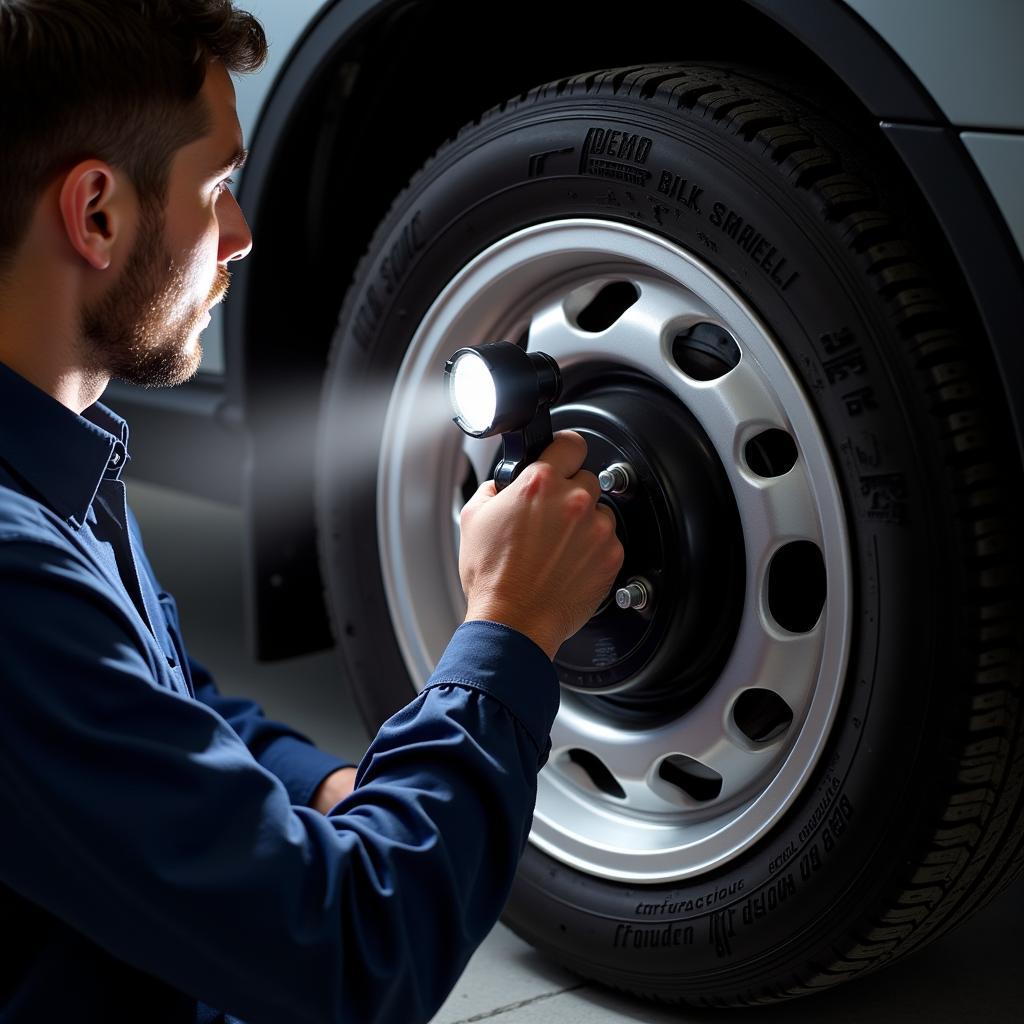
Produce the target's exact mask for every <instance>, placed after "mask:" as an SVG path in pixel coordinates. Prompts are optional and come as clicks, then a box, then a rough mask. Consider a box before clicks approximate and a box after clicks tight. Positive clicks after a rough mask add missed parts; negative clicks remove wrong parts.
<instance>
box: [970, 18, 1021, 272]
mask: <svg viewBox="0 0 1024 1024" xmlns="http://www.w3.org/2000/svg"><path fill="white" fill-rule="evenodd" d="M1022 9H1024V8H1022ZM1021 95H1022V96H1024V91H1022V93H1021ZM960 138H961V139H962V140H963V144H964V145H965V146H966V147H967V151H968V152H969V153H970V154H971V157H972V159H973V160H974V162H975V164H977V167H978V170H979V171H980V172H981V176H982V177H983V178H984V179H985V184H986V185H988V190H989V192H991V193H992V198H993V199H995V201H996V204H997V205H998V207H999V211H1000V213H1002V215H1003V219H1004V220H1005V221H1006V225H1007V227H1008V228H1009V229H1010V233H1011V234H1012V235H1013V238H1014V241H1015V242H1016V244H1017V248H1018V249H1019V250H1020V251H1021V252H1022V253H1024V188H1022V183H1024V135H994V134H992V133H990V132H961V133H960Z"/></svg>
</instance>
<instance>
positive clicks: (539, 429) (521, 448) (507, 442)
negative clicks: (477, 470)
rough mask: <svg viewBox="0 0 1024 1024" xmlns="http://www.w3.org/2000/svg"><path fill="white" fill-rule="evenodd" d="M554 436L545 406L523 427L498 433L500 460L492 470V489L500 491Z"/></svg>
mask: <svg viewBox="0 0 1024 1024" xmlns="http://www.w3.org/2000/svg"><path fill="white" fill-rule="evenodd" d="M553 439H554V435H553V433H552V431H551V411H550V410H549V409H548V407H547V406H542V407H541V408H540V409H538V410H537V415H536V416H534V418H533V419H532V420H531V421H530V422H529V423H528V424H527V425H526V426H525V427H523V429H522V430H510V431H508V433H505V434H502V435H501V443H502V452H501V462H499V463H498V465H497V467H496V468H495V470H494V489H495V490H496V491H503V490H504V489H505V488H506V487H508V485H509V484H510V483H512V481H513V480H515V478H516V477H517V476H519V474H520V473H522V471H523V470H524V469H526V467H527V466H528V465H529V464H530V463H531V462H536V461H537V459H538V458H539V457H540V454H541V452H543V451H544V449H545V448H547V446H548V445H549V444H551V442H552V440H553Z"/></svg>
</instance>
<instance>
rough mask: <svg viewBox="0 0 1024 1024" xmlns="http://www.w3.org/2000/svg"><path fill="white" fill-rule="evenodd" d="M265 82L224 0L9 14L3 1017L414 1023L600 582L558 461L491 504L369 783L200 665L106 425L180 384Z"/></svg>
mask: <svg viewBox="0 0 1024 1024" xmlns="http://www.w3.org/2000/svg"><path fill="white" fill-rule="evenodd" d="M265 55H266V40H265V37H264V34H263V32H262V29H261V28H260V26H259V24H258V23H257V22H256V21H255V19H253V18H252V17H251V16H250V15H248V14H247V13H245V12H242V11H239V10H236V9H235V8H234V7H233V6H232V3H231V0H0V128H2V135H0V138H2V142H0V146H2V147H3V148H2V154H3V156H2V160H0V194H2V196H3V202H2V204H0V689H2V707H0V820H2V822H3V832H2V840H0V921H2V922H3V926H4V950H5V951H4V956H3V957H2V958H0V1021H3V1022H21V1021H32V1022H55V1021H75V1022H87V1021H103V1022H104V1024H116V1022H120V1021H133V1022H138V1021H146V1022H147V1024H154V1022H157V1021H168V1022H169V1021H174V1022H180V1021H190V1022H192V1021H230V1020H233V1019H236V1015H237V1017H238V1018H242V1019H244V1020H246V1021H248V1022H250V1024H258V1022H274V1024H282V1022H288V1021H324V1022H328V1021H330V1022H340V1021H346V1022H357V1024H370V1022H386V1021H393V1022H400V1024H415V1022H417V1021H427V1020H428V1019H429V1018H430V1017H431V1016H433V1014H434V1012H435V1011H436V1010H437V1008H438V1007H439V1006H440V1004H441V1003H442V1001H443V1000H444V998H445V997H446V995H447V994H448V992H449V991H450V990H451V988H452V986H453V985H454V983H455V981H456V980H457V978H458V977H459V975H460V973H461V972H462V970H463V968H464V967H465V964H466V962H467V960H468V959H469V957H470V955H471V953H472V952H473V951H474V949H475V948H476V947H477V945H478V944H479V943H480V942H481V941H482V940H483V939H484V937H485V936H486V935H487V933H488V932H489V931H490V929H491V928H492V926H493V925H494V923H495V921H496V920H497V918H498V915H499V913H500V911H501V909H502V906H503V904H504V902H505V900H506V898H507V896H508V893H509V888H510V885H511V882H512V878H513V875H514V872H515V870H516V866H517V862H518V860H519V858H520V856H521V854H522V852H523V850H524V847H525V844H526V842H527V836H528V833H529V830H530V824H531V817H532V813H533V807H534V800H535V796H536V775H537V772H538V770H539V769H540V768H541V766H542V765H543V764H544V761H545V759H546V757H547V754H548V751H549V750H550V739H549V736H548V734H549V730H550V727H551V724H552V721H553V719H554V715H555V712H556V709H557V706H558V683H557V679H556V675H555V672H554V669H553V667H552V659H553V658H554V655H555V652H556V651H557V649H558V647H559V645H560V644H561V643H562V642H563V640H565V639H566V638H567V637H568V636H570V635H571V634H572V633H573V632H574V631H575V630H576V629H578V628H579V627H580V626H581V625H582V624H583V623H584V622H585V621H586V620H587V618H588V617H589V616H590V615H591V614H592V613H593V611H594V610H595V609H596V607H597V605H598V603H599V601H600V600H601V599H602V598H603V596H604V595H605V594H606V592H607V590H608V588H609V587H610V585H611V582H612V580H613V578H614V576H615V574H616V572H617V570H618V568H619V565H620V564H621V559H622V549H621V546H620V545H619V543H618V540H617V539H616V537H615V529H614V522H613V520H612V517H611V514H610V513H609V512H608V511H607V510H606V509H604V508H602V507H600V506H599V505H598V504H597V497H598V495H599V489H598V486H597V482H596V480H595V479H594V477H593V475H592V474H590V473H587V472H585V471H581V468H580V467H581V466H582V463H583V459H584V456H585V444H584V442H583V439H582V438H581V437H580V436H579V435H578V434H573V433H562V434H559V435H557V436H556V438H555V440H554V442H553V443H552V444H551V446H550V447H549V448H548V449H547V451H546V452H545V453H544V455H543V457H542V459H541V460H540V461H539V462H538V463H536V464H535V465H534V466H532V467H530V468H529V469H528V470H527V471H526V472H525V473H524V474H523V475H522V477H520V479H519V480H517V481H516V483H515V484H513V485H512V486H510V487H509V488H507V489H506V490H504V491H503V492H501V494H500V495H496V494H495V491H494V488H493V484H491V483H486V484H484V485H483V486H482V487H481V488H480V489H479V491H478V492H477V494H476V495H475V496H474V497H473V499H472V500H471V501H470V502H469V503H468V505H467V506H466V509H465V511H464V512H463V516H462V548H461V555H460V574H461V577H462V582H463V586H464V588H465V591H466V596H467V601H468V613H467V616H466V622H464V623H463V624H462V625H461V626H460V627H459V628H458V630H457V631H456V633H455V635H454V637H453V639H452V641H451V643H450V644H449V646H448V648H447V650H446V651H445V652H444V655H443V656H442V658H441V661H440V662H439V664H438V666H437V668H436V671H435V672H434V674H433V675H432V677H431V679H430V680H429V682H428V683H427V686H426V688H425V689H424V691H423V692H422V693H420V694H419V695H418V696H417V697H416V698H415V699H414V700H413V701H412V702H411V703H410V704H409V705H408V706H407V707H406V708H404V709H403V710H402V711H400V712H398V713H397V714H396V715H395V716H394V717H393V718H392V719H390V720H389V721H388V722H387V723H385V725H384V726H383V727H382V728H381V730H380V732H379V733H378V735H377V736H376V737H375V738H374V740H373V742H372V743H371V745H370V747H369V749H368V750H367V752H366V754H365V756H364V757H363V759H362V761H361V762H360V764H359V766H358V771H357V770H356V768H355V766H352V765H346V763H345V762H344V761H342V760H340V759H338V758H335V757H332V756H328V755H327V754H325V753H323V752H320V751H318V750H316V749H315V748H314V747H313V746H312V744H311V743H309V741H308V740H306V739H305V738H304V737H302V736H301V735H299V734H298V733H296V732H294V731H293V730H291V729H289V728H288V727H287V726H285V725H282V724H279V723H275V722H271V721H269V720H267V719H266V718H265V717H264V716H263V714H262V712H261V711H260V709H259V708H258V707H257V706H256V705H255V704H252V703H250V702H247V701H243V700H239V699H229V698H226V697H223V696H221V695H219V694H218V692H217V689H216V687H215V685H214V682H213V680H212V679H211V677H210V674H209V673H208V672H207V671H206V670H205V669H203V668H202V667H201V666H199V665H198V664H197V663H196V662H195V661H193V660H191V659H190V658H189V656H188V654H187V652H186V649H185V646H184V643H183V640H182V637H181V631H180V627H179V623H178V617H177V612H176V608H175V605H174V601H173V600H172V598H171V597H170V596H169V595H168V594H166V593H165V592H163V591H162V590H161V588H160V586H159V584H158V583H157V581H156V579H155V577H154V575H153V571H152V569H151V568H150V565H149V563H148V562H147V560H146V556H145V553H144V551H143V546H142V541H141V538H140V535H139V529H138V525H137V523H136V522H135V520H134V519H133V518H132V515H131V513H130V511H129V510H128V507H127V504H126V501H125V488H124V483H123V482H122V471H123V470H124V467H125V465H126V463H127V462H128V459H129V454H128V427H127V426H126V424H125V423H124V421H123V420H122V419H120V418H119V417H118V416H117V415H116V414H115V413H114V412H112V411H111V410H109V409H108V408H106V407H105V406H104V405H102V404H101V403H100V402H99V399H100V397H101V395H102V393H103V391H104V389H105V387H106V385H107V383H108V381H109V380H110V379H111V378H118V379H121V380H125V381H128V382H130V383H132V384H136V385H141V386H148V387H152V386H170V385H173V384H176V383H181V382H183V381H185V380H186V379H188V378H189V377H191V376H192V375H193V374H194V372H195V371H196V369H197V368H198V366H199V362H200V355H201V343H200V334H201V332H202V330H203V329H204V327H205V326H206V325H207V324H208V323H209V315H208V314H209V310H210V308H211V306H212V305H213V304H214V303H215V302H217V301H219V300H220V299H222V298H223V297H224V294H225V292H226V290H227V287H228V281H229V274H228V270H227V267H228V264H229V263H230V262H231V261H232V260H237V259H241V258H242V257H244V256H245V255H246V254H247V253H248V252H249V249H250V246H251V243H252V239H251V237H250V234H249V229H248V227H247V225H246V223H245V220H244V218H243V215H242V213H241V211H240V209H239V207H238V206H237V204H236V202H235V199H234V197H233V196H232V193H231V191H230V190H229V188H228V185H229V183H230V174H231V172H232V171H233V170H234V169H236V168H237V167H238V166H240V164H241V162H242V160H243V159H244V150H243V148H242V147H243V140H242V138H241V130H240V125H239V122H238V118H237V116H236V113H235V98H234V87H233V85H232V80H231V77H230V74H231V73H244V72H251V71H254V70H256V69H257V68H258V67H259V66H260V65H261V64H262V63H263V61H264V58H265ZM292 198H293V197H289V196H282V199H281V201H282V202H285V203H288V202H290V201H292ZM292 298H293V299H294V300H295V301H301V296H294V297H292ZM182 456H183V457H187V453H184V452H183V453H182ZM182 542H183V543H187V542H188V539H187V537H183V538H182ZM353 787H354V788H353Z"/></svg>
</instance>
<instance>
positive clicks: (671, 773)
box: [658, 754, 722, 803]
mask: <svg viewBox="0 0 1024 1024" xmlns="http://www.w3.org/2000/svg"><path fill="white" fill-rule="evenodd" d="M658 775H659V776H660V777H661V778H662V779H664V780H665V781H666V782H668V783H670V784H671V785H673V786H675V787H676V789H681V790H682V791H683V792H684V793H685V794H686V795H687V796H688V797H690V799H691V800H697V801H699V802H700V803H705V802H707V801H708V800H714V799H715V798H716V797H717V796H718V794H719V793H721V792H722V776H721V775H719V774H718V772H716V771H715V770H714V769H713V768H709V767H708V766H707V765H706V764H702V763H701V762H700V761H696V760H694V759H693V758H692V757H687V756H686V755H685V754H670V755H669V756H668V757H666V758H665V760H664V761H662V762H661V764H660V765H659V766H658Z"/></svg>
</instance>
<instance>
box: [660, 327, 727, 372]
mask: <svg viewBox="0 0 1024 1024" xmlns="http://www.w3.org/2000/svg"><path fill="white" fill-rule="evenodd" d="M672 358H673V359H674V360H675V363H676V366H678V367H679V369H680V370H682V371H683V373H685V374H686V376H687V377H692V378H693V379H694V380H717V379H718V378H719V377H724V376H725V375H726V374H727V373H728V372H729V371H730V370H732V369H735V368H736V366H738V365H739V361H740V348H739V345H737V344H736V341H735V339H734V338H733V336H732V335H731V334H730V333H729V332H728V331H727V330H725V328H724V327H719V326H718V324H708V323H700V324H694V325H693V327H691V328H689V330H686V331H683V332H682V333H680V334H677V335H676V337H675V340H674V341H673V342H672Z"/></svg>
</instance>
